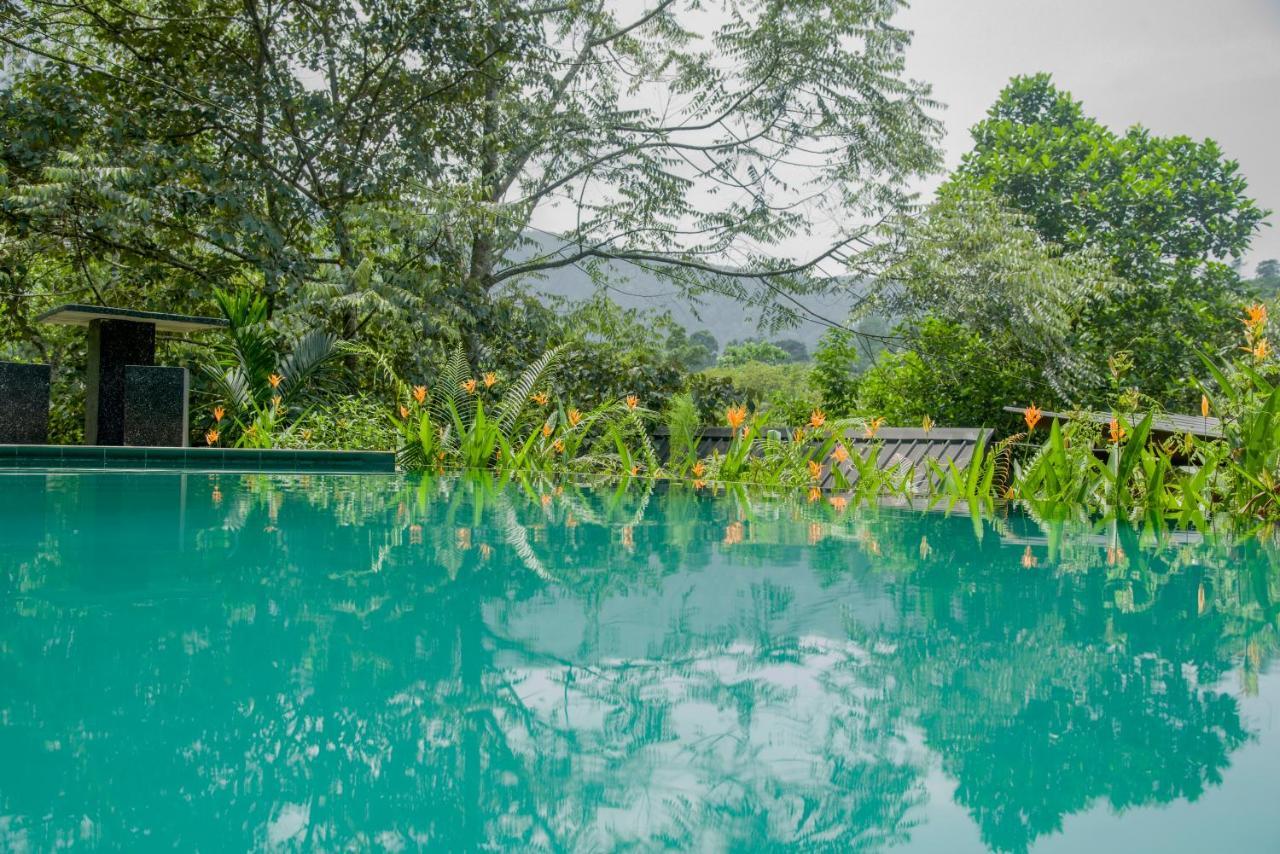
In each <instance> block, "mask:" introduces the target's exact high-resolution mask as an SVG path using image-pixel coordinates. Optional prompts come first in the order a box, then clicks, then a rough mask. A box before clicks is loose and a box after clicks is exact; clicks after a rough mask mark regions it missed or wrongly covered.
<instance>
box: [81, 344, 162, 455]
mask: <svg viewBox="0 0 1280 854" xmlns="http://www.w3.org/2000/svg"><path fill="white" fill-rule="evenodd" d="M155 363H156V327H155V325H154V324H152V323H134V322H132V321H129V320H91V321H89V372H88V376H87V377H86V382H87V390H86V394H85V410H84V441H85V444H86V445H123V444H124V395H125V388H124V373H125V370H124V369H125V366H126V365H154V364H155Z"/></svg>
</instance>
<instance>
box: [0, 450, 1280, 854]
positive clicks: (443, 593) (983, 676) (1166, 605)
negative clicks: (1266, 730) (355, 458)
mask: <svg viewBox="0 0 1280 854" xmlns="http://www.w3.org/2000/svg"><path fill="white" fill-rule="evenodd" d="M5 487H6V488H5V489H4V490H2V491H0V530H2V532H3V537H0V561H2V563H0V567H2V568H3V574H0V584H2V585H3V595H2V596H0V603H2V607H3V614H0V684H3V685H4V686H5V688H4V690H3V692H2V693H0V716H2V720H3V722H4V726H3V728H0V755H3V756H4V757H5V762H4V763H3V767H2V768H0V842H3V843H4V844H5V847H15V846H18V845H23V844H25V845H29V846H30V847H33V848H38V849H43V848H47V847H51V846H53V845H55V844H71V843H75V842H77V841H88V842H97V843H103V844H108V845H116V846H126V847H128V846H132V845H137V844H140V843H143V842H145V841H147V840H151V841H152V842H153V843H154V842H155V841H161V842H163V844H166V845H167V844H172V845H175V846H179V847H189V848H195V847H204V848H207V847H218V848H232V849H236V848H249V847H261V846H264V845H266V846H271V845H283V846H286V847H288V846H300V847H323V848H332V847H337V846H352V847H358V848H364V847H378V846H381V847H388V848H397V847H404V846H414V847H419V846H429V847H431V848H434V849H447V850H457V849H475V848H494V847H497V848H517V847H521V848H522V847H531V846H532V847H547V848H555V849H569V848H572V849H582V848H586V849H596V848H602V849H604V848H607V849H613V848H618V847H623V846H627V845H633V846H637V847H642V848H653V847H677V848H697V849H744V848H757V849H769V848H774V847H777V848H783V847H796V846H799V847H806V848H818V849H825V848H830V849H838V850H877V849H881V848H884V847H887V846H889V845H891V844H894V843H901V842H906V841H910V839H911V838H912V832H913V829H914V828H916V827H918V826H919V825H920V824H921V823H924V822H927V821H928V819H929V815H930V807H931V805H930V800H929V799H930V797H935V798H936V797H938V794H937V793H936V792H933V793H932V794H931V793H930V790H929V789H928V787H927V786H926V778H927V776H928V774H929V773H930V769H931V768H935V767H937V768H940V769H941V771H942V772H943V773H944V774H945V775H947V777H949V778H951V779H952V780H953V781H954V782H955V790H954V794H953V795H952V797H953V798H954V800H955V801H956V803H958V804H959V805H961V806H962V807H963V808H964V809H965V810H966V811H967V812H968V813H969V815H970V816H971V817H972V819H973V820H974V822H975V823H976V825H977V827H978V830H979V832H980V834H981V838H982V840H983V841H984V842H985V843H986V844H987V845H988V846H990V847H992V848H994V849H998V850H1007V851H1021V850H1025V849H1026V848H1027V847H1028V846H1030V845H1031V844H1032V843H1033V842H1034V841H1035V840H1036V839H1038V838H1040V837H1042V836H1045V835H1047V834H1053V833H1056V832H1058V831H1060V830H1061V829H1062V826H1063V819H1064V818H1065V817H1067V816H1070V815H1072V814H1075V813H1079V812H1082V811H1085V810H1087V809H1089V808H1090V807H1091V806H1093V805H1094V804H1095V803H1104V802H1105V803H1107V804H1109V805H1110V806H1111V807H1112V808H1114V809H1116V810H1123V809H1125V808H1128V807H1134V806H1140V805H1150V804H1163V803H1171V802H1175V801H1195V800H1196V799H1197V798H1198V797H1199V796H1200V795H1201V794H1202V793H1203V792H1204V791H1205V790H1206V789H1207V788H1209V787H1212V786H1214V785H1216V784H1217V783H1218V782H1219V781H1220V780H1221V779H1222V776H1223V774H1224V773H1225V772H1226V770H1227V768H1228V767H1229V765H1230V763H1231V754H1232V752H1233V751H1235V750H1237V749H1238V748H1240V747H1241V746H1242V745H1243V744H1244V743H1245V742H1246V741H1247V740H1248V739H1250V738H1251V733H1250V732H1249V730H1248V728H1247V726H1246V725H1245V723H1244V722H1243V721H1242V718H1241V714H1240V709H1239V703H1238V701H1237V699H1236V697H1235V696H1234V695H1233V693H1232V689H1231V687H1230V686H1231V685H1232V684H1238V685H1239V686H1240V687H1241V688H1242V690H1244V691H1245V692H1246V693H1247V692H1249V691H1251V690H1255V689H1256V685H1257V678H1258V674H1259V673H1260V672H1262V671H1263V670H1265V669H1266V668H1267V667H1268V666H1269V664H1270V662H1271V661H1272V660H1273V658H1274V655H1275V649H1276V606H1275V604H1274V603H1275V600H1276V594H1277V581H1276V577H1275V574H1274V573H1273V572H1272V571H1271V568H1270V567H1271V566H1272V560H1271V558H1272V554H1271V551H1270V550H1271V548H1272V546H1271V545H1270V544H1269V543H1268V542H1264V541H1260V540H1249V541H1243V542H1232V541H1230V540H1227V539H1223V540H1212V539H1210V540H1203V539H1192V538H1188V537H1185V536H1179V535H1174V534H1168V533H1165V534H1163V535H1159V536H1157V535H1155V534H1153V533H1151V532H1137V531H1134V530H1131V529H1125V528H1120V527H1117V526H1114V525H1112V526H1098V527H1097V528H1096V529H1090V530H1086V531H1077V530H1067V529H1064V528H1063V527H1062V526H1055V525H1052V524H1047V523H1038V522H1036V521H1034V520H1032V519H1029V518H1026V517H1020V516H1017V515H1010V516H1007V517H1003V518H995V519H990V520H981V519H978V520H975V519H971V518H965V517H963V516H953V517H947V516H945V515H943V514H938V513H916V512H909V511H905V510H895V509H889V508H861V509H856V510H855V509H849V510H846V511H844V512H843V513H842V512H840V511H839V510H837V509H836V508H833V507H831V506H829V505H825V504H813V505H810V504H807V503H803V502H798V501H792V500H785V499H781V498H769V497H765V496H760V495H753V494H747V493H729V494H722V495H720V496H718V497H711V496H708V495H706V494H702V493H693V492H689V491H685V490H681V489H677V488H671V489H666V488H664V489H659V490H656V491H654V490H652V489H651V488H649V487H637V486H632V487H630V488H624V487H612V486H611V487H594V488H592V487H585V486H575V485H573V484H569V483H565V484H561V485H558V486H557V485H555V484H506V485H499V484H496V483H494V482H493V481H492V480H488V479H483V478H476V479H450V478H440V479H424V480H406V479H401V478H379V477H321V476H289V477H282V476H232V475H205V474H201V475H194V474H190V475H167V474H149V475H71V474H64V475H58V474H54V475H49V476H48V477H43V476H39V477H38V476H21V477H19V476H14V477H11V478H8V479H7V480H6V483H5Z"/></svg>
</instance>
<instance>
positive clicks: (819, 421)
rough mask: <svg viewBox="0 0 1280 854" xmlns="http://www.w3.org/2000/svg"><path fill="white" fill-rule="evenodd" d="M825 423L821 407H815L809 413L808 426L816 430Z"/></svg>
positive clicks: (825, 419)
mask: <svg viewBox="0 0 1280 854" xmlns="http://www.w3.org/2000/svg"><path fill="white" fill-rule="evenodd" d="M826 423H827V416H826V413H824V412H823V411H822V410H821V409H815V410H813V412H810V413H809V426H810V427H812V428H813V429H814V430H817V429H818V428H819V427H821V426H822V425H823V424H826Z"/></svg>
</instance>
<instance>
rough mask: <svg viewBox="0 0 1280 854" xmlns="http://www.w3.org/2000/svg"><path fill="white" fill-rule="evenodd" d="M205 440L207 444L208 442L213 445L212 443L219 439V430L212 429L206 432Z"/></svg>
mask: <svg viewBox="0 0 1280 854" xmlns="http://www.w3.org/2000/svg"><path fill="white" fill-rule="evenodd" d="M204 441H205V444H208V445H212V444H214V443H215V442H217V441H218V431H217V430H216V429H215V430H210V431H209V432H208V433H205V434H204Z"/></svg>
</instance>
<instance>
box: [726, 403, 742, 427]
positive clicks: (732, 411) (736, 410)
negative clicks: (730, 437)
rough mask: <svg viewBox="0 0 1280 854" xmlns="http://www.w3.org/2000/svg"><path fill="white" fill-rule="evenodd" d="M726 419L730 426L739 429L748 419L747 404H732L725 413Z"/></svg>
mask: <svg viewBox="0 0 1280 854" xmlns="http://www.w3.org/2000/svg"><path fill="white" fill-rule="evenodd" d="M724 417H725V420H726V421H728V422H729V426H730V427H731V428H733V429H734V430H737V429H738V428H739V427H741V426H742V424H743V422H745V421H746V420H747V407H746V405H745V404H741V403H740V404H738V405H737V406H730V407H729V408H728V409H727V410H725V413H724Z"/></svg>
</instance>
